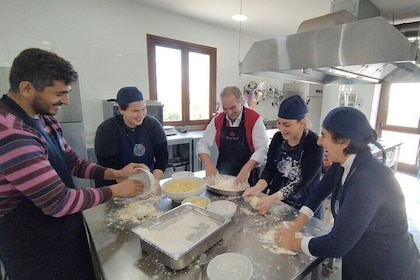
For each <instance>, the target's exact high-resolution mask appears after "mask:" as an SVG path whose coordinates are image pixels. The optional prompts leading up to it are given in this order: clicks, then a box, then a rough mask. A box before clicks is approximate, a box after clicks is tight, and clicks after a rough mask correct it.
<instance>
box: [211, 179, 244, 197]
mask: <svg viewBox="0 0 420 280" xmlns="http://www.w3.org/2000/svg"><path fill="white" fill-rule="evenodd" d="M217 178H218V179H219V180H222V181H223V180H226V181H234V180H235V179H236V177H235V176H231V175H222V174H221V175H217ZM214 180H217V179H215V178H210V179H206V186H207V189H208V190H209V191H211V192H213V193H215V194H220V195H226V196H241V195H242V193H243V192H244V191H245V190H246V188H247V187H249V184H244V185H243V186H238V187H237V188H233V187H232V188H231V189H229V188H226V186H225V187H219V186H218V185H217V183H215V182H214Z"/></svg>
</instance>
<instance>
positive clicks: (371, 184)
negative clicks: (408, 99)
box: [276, 107, 420, 280]
mask: <svg viewBox="0 0 420 280" xmlns="http://www.w3.org/2000/svg"><path fill="white" fill-rule="evenodd" d="M368 143H374V144H375V145H377V146H378V147H379V148H381V146H380V145H379V144H378V143H377V141H376V133H375V131H374V130H373V129H372V128H371V126H370V125H369V122H368V120H367V119H366V117H365V115H364V114H363V113H362V112H361V111H359V110H357V109H355V108H351V107H338V108H336V109H333V110H332V111H330V112H329V113H328V114H327V116H326V117H325V119H324V121H323V128H322V135H321V137H320V138H319V140H318V144H319V145H321V146H322V147H323V148H324V149H325V150H326V152H327V156H328V160H329V161H330V162H333V164H332V165H331V167H330V168H329V170H328V171H327V173H326V174H325V175H324V177H323V178H322V181H321V182H320V183H319V185H318V186H317V188H316V189H315V190H314V192H313V193H312V194H311V196H310V197H309V199H308V200H307V201H306V203H305V206H303V207H302V208H301V210H300V213H299V216H298V217H297V218H296V219H295V221H293V222H283V223H282V224H281V225H280V226H279V229H278V234H277V237H276V238H277V239H276V240H277V244H278V245H279V246H282V247H284V248H287V249H291V250H294V251H298V252H301V251H303V252H304V253H305V254H307V255H310V256H317V257H332V258H342V279H343V280H352V279H354V280H356V279H357V280H359V279H369V280H370V279H392V280H394V279H400V280H403V279H404V280H409V279H410V280H414V279H420V264H419V252H418V250H417V247H416V244H415V243H414V241H413V238H412V235H411V234H410V233H409V232H408V224H407V214H406V208H405V200H404V195H403V193H402V190H401V187H400V186H399V184H398V181H397V180H396V178H395V176H394V173H393V172H392V171H391V169H390V168H388V167H387V166H386V165H385V164H383V163H382V162H381V161H380V160H378V158H376V157H375V156H374V155H372V153H371V151H370V147H369V145H368ZM330 194H332V196H331V210H332V214H333V217H334V224H333V227H332V229H331V231H330V233H328V234H327V235H324V236H320V237H303V238H297V237H296V236H295V233H296V232H297V231H300V230H301V228H302V227H303V226H304V224H305V223H306V222H307V221H308V220H309V219H310V218H311V217H312V215H313V211H314V209H316V208H317V207H318V205H319V204H320V203H321V202H322V201H323V200H324V199H325V198H326V197H328V196H329V195H330Z"/></svg>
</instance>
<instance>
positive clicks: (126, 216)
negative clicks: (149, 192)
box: [114, 200, 161, 224]
mask: <svg viewBox="0 0 420 280" xmlns="http://www.w3.org/2000/svg"><path fill="white" fill-rule="evenodd" d="M160 214H161V213H160V212H159V211H157V210H156V208H155V206H154V205H153V203H152V202H150V201H145V200H138V201H135V202H131V203H128V204H127V205H125V206H124V207H122V208H121V209H118V210H116V212H115V214H114V217H115V218H116V219H117V220H119V221H121V222H130V223H133V224H138V223H140V222H144V221H146V220H149V219H150V218H153V217H157V216H159V215H160Z"/></svg>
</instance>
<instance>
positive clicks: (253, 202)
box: [249, 195, 261, 209]
mask: <svg viewBox="0 0 420 280" xmlns="http://www.w3.org/2000/svg"><path fill="white" fill-rule="evenodd" d="M260 200H261V198H259V197H258V196H256V195H254V196H253V197H251V199H250V200H249V204H250V205H251V207H252V208H254V209H255V207H257V204H258V202H260Z"/></svg>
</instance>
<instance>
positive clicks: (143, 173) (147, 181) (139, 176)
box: [128, 168, 155, 198]
mask: <svg viewBox="0 0 420 280" xmlns="http://www.w3.org/2000/svg"><path fill="white" fill-rule="evenodd" d="M136 169H137V170H138V173H135V174H133V175H131V176H130V177H128V179H130V180H138V181H140V183H142V184H143V186H144V189H143V191H142V192H141V193H140V194H139V195H138V196H139V197H141V198H143V197H146V196H147V195H149V194H150V192H151V191H152V189H153V185H154V184H155V178H154V177H153V174H152V173H151V172H150V171H148V170H146V169H143V168H136Z"/></svg>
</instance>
